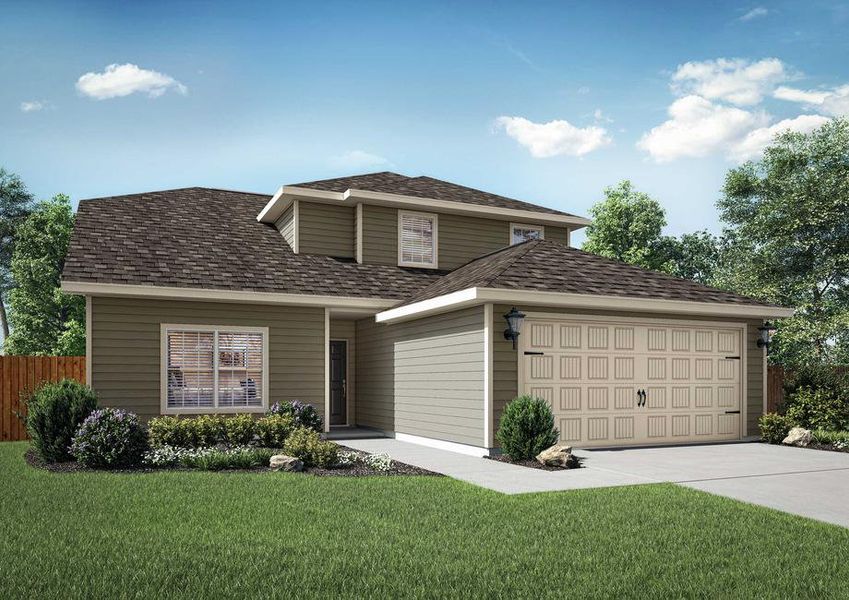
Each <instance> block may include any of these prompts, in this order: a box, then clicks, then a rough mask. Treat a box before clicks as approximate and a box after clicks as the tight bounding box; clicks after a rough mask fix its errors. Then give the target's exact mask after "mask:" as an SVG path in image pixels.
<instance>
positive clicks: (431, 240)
mask: <svg viewBox="0 0 849 600" xmlns="http://www.w3.org/2000/svg"><path fill="white" fill-rule="evenodd" d="M437 226H438V223H437V217H436V215H434V214H430V213H418V212H408V211H403V210H402V211H398V264H399V265H401V266H403V267H432V268H435V267H436V266H437V240H438V233H437Z"/></svg>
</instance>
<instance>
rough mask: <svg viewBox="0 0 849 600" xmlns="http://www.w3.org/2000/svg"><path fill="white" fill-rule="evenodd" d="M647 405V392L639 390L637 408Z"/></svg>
mask: <svg viewBox="0 0 849 600" xmlns="http://www.w3.org/2000/svg"><path fill="white" fill-rule="evenodd" d="M645 405H646V391H645V390H637V406H645Z"/></svg>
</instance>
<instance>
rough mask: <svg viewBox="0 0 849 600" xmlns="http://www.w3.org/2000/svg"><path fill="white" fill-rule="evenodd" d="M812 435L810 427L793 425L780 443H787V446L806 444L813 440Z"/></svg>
mask: <svg viewBox="0 0 849 600" xmlns="http://www.w3.org/2000/svg"><path fill="white" fill-rule="evenodd" d="M813 439H814V438H813V436H812V435H811V430H810V429H805V428H804V427H794V428H793V429H791V430H790V433H788V434H787V437H786V438H784V441H783V442H781V443H782V444H787V445H788V446H807V445H808V444H810V443H811V441H812V440H813Z"/></svg>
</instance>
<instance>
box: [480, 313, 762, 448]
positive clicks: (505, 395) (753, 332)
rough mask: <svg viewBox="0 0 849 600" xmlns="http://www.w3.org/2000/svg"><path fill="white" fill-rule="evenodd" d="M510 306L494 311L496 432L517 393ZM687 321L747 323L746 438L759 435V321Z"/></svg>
mask: <svg viewBox="0 0 849 600" xmlns="http://www.w3.org/2000/svg"><path fill="white" fill-rule="evenodd" d="M510 308H511V307H510V306H507V305H496V306H495V307H494V308H493V313H492V318H493V331H494V335H493V375H492V390H493V419H494V423H495V429H494V431H497V430H498V423H499V420H500V419H501V414H502V412H503V411H504V406H505V405H506V404H507V403H508V402H510V400H512V399H513V398H515V397H516V395H517V394H518V381H519V379H518V377H519V376H518V356H517V354H516V350H513V346H512V344H511V343H510V342H509V341H507V340H505V339H504V336H502V335H500V333H501V332H502V331H504V329H505V328H506V322H505V321H504V316H503V315H504V314H505V313H506V312H507V311H508V310H510ZM520 308H524V310H525V312H530V311H533V312H545V313H562V314H563V316H564V317H567V316H568V315H570V314H572V315H598V316H607V317H629V318H645V319H659V318H662V319H667V318H671V317H669V316H668V315H664V314H657V313H629V312H621V311H618V312H614V311H601V310H596V311H593V310H570V309H563V308H546V307H532V308H531V307H520ZM682 320H685V321H730V322H745V323H746V326H747V327H746V329H747V342H746V361H747V363H746V365H747V368H746V381H745V385H746V393H747V397H746V400H747V405H746V410H747V418H746V435H756V434H757V432H758V426H757V424H758V419H759V418H760V416H761V414H763V368H764V363H763V350H762V349H761V348H758V346H757V336H758V331H757V328H758V327H759V326H760V324H761V321H760V320H753V319H735V318H733V317H728V318H726V319H723V318H719V319H717V318H711V317H698V316H687V317H683V318H682Z"/></svg>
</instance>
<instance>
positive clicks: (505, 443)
mask: <svg viewBox="0 0 849 600" xmlns="http://www.w3.org/2000/svg"><path fill="white" fill-rule="evenodd" d="M495 437H496V439H498V441H499V442H500V443H501V449H502V450H503V451H504V453H505V454H506V455H507V456H509V457H510V458H512V459H513V460H529V459H532V458H534V457H535V456H536V455H537V454H539V453H540V452H542V451H543V450H545V449H546V448H548V447H550V446H552V445H553V444H554V443H555V442H556V441H557V440H558V438H559V437H560V434H559V432H558V431H557V429H555V427H554V415H553V414H552V412H551V408H550V407H549V406H548V403H547V402H546V401H545V400H542V399H540V398H534V397H533V396H519V397H518V398H515V399H514V400H513V401H511V402H510V403H509V404H508V405H507V406H506V407H504V414H503V415H501V424H500V425H499V427H498V432H497V433H496V434H495Z"/></svg>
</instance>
